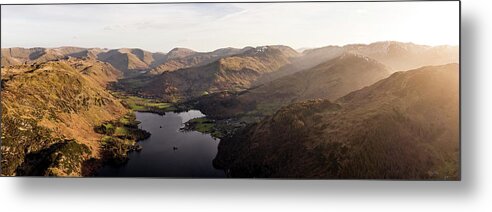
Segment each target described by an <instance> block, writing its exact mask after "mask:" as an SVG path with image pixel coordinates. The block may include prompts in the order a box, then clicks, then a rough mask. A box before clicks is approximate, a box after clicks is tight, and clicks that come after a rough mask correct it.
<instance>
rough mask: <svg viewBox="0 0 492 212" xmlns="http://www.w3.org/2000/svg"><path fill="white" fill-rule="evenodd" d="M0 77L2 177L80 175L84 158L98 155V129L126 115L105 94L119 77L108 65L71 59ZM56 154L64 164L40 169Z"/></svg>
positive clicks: (14, 70) (11, 70) (9, 70)
mask: <svg viewBox="0 0 492 212" xmlns="http://www.w3.org/2000/svg"><path fill="white" fill-rule="evenodd" d="M1 73H2V92H1V97H2V126H1V127H2V146H1V150H2V164H1V165H2V175H19V174H20V175H81V173H82V162H83V161H84V160H86V159H88V158H91V157H95V158H99V157H100V154H99V153H100V148H101V143H100V142H99V141H100V140H101V138H102V135H100V134H97V133H96V132H94V127H95V126H97V125H99V124H101V123H103V122H106V121H109V120H114V119H118V118H119V117H121V116H123V115H124V114H126V113H127V112H128V110H127V109H126V108H125V107H123V105H122V104H121V103H120V101H119V100H117V99H116V98H115V97H114V96H113V95H111V94H110V93H109V92H107V91H106V90H105V86H106V85H107V84H108V83H109V82H112V81H115V80H116V79H117V78H118V77H119V72H118V71H117V70H115V69H114V68H113V67H112V66H111V65H109V64H107V63H102V62H98V61H95V60H91V59H86V60H79V59H75V58H72V59H69V60H60V61H50V62H42V63H34V64H32V65H17V66H9V67H5V68H2V70H1ZM58 152H62V153H63V152H65V153H64V154H62V156H60V157H63V158H65V159H63V161H65V163H61V162H57V163H55V165H53V164H52V165H53V166H55V167H54V168H53V167H52V168H53V169H50V170H49V171H47V170H39V169H38V168H36V167H37V166H45V165H46V166H48V165H47V164H45V163H48V162H46V161H42V162H39V161H37V160H41V159H43V160H44V159H46V157H52V156H53V154H55V153H56V154H57V155H59V154H58ZM39 155H42V156H43V157H41V156H39ZM49 155H52V156H49ZM55 156H56V155H55ZM55 156H53V157H55ZM52 159H53V158H52ZM33 160H34V162H33ZM36 161H37V162H36ZM56 161H58V159H57V160H56ZM40 163H41V164H40ZM58 163H60V164H58ZM43 164H44V165H43ZM56 164H58V165H56Z"/></svg>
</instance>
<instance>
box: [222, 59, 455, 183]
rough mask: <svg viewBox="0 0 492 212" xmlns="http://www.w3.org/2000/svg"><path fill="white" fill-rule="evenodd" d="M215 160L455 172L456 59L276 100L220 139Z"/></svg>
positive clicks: (285, 172) (254, 169) (235, 170)
mask: <svg viewBox="0 0 492 212" xmlns="http://www.w3.org/2000/svg"><path fill="white" fill-rule="evenodd" d="M214 166H216V167H217V168H220V169H224V170H226V172H227V173H228V174H229V175H230V176H233V177H282V178H300V177H302V178H338V179H415V180H417V179H459V177H460V176H459V170H458V167H459V66H458V64H448V65H441V66H427V67H422V68H419V69H415V70H410V71H406V72H396V73H394V74H392V75H391V76H390V77H388V78H386V79H383V80H380V81H378V82H376V83H374V84H373V85H371V86H368V87H365V88H362V89H360V90H357V91H354V92H352V93H350V94H348V95H345V96H343V97H341V98H339V99H338V100H336V101H330V100H308V101H303V102H299V103H294V104H291V105H288V106H285V107H282V108H281V109H280V110H278V111H277V112H275V114H273V115H272V116H269V117H267V118H265V119H263V120H262V121H261V122H259V123H257V124H253V125H249V126H248V127H247V128H245V129H244V130H243V131H242V132H240V133H237V134H236V135H235V136H233V137H231V138H226V139H223V140H221V142H220V144H219V152H218V154H217V156H216V158H215V159H214Z"/></svg>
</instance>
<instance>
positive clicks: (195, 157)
mask: <svg viewBox="0 0 492 212" xmlns="http://www.w3.org/2000/svg"><path fill="white" fill-rule="evenodd" d="M203 116H204V115H203V114H202V113H201V112H200V111H198V110H191V111H188V112H183V113H166V115H163V116H161V115H158V114H154V113H141V112H136V117H137V120H138V121H140V122H141V124H140V125H139V127H140V128H142V129H144V130H147V131H149V132H150V133H151V134H152V135H151V136H150V137H149V138H148V139H146V140H143V141H140V142H139V144H140V145H141V146H142V147H143V149H142V151H140V152H131V153H130V154H129V159H130V160H129V161H128V162H127V163H126V164H124V165H122V166H118V167H114V166H105V167H103V168H102V169H101V170H100V171H99V173H98V176H106V177H191V178H195V177H196V178H219V177H225V173H224V171H222V170H218V169H215V168H214V167H213V166H212V160H213V158H214V157H215V155H216V154H217V145H218V144H219V140H218V139H217V140H215V139H214V138H212V137H211V136H210V135H209V134H203V133H200V132H196V131H189V132H182V131H180V130H179V129H180V128H181V127H183V126H184V123H185V122H187V121H188V120H190V119H193V118H197V117H203ZM173 147H177V149H176V150H175V149H173Z"/></svg>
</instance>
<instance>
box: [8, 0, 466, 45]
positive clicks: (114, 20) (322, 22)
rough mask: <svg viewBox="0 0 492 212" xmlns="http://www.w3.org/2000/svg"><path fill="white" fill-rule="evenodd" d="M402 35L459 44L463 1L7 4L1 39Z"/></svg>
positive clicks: (118, 41)
mask: <svg viewBox="0 0 492 212" xmlns="http://www.w3.org/2000/svg"><path fill="white" fill-rule="evenodd" d="M386 40H393V41H401V42H413V43H416V44H425V45H458V43H459V3H458V2H457V1H454V2H357V3H353V2H345V3H340V2H337V3H334V2H331V3H328V2H321V3H260V4H259V3H201V4H116V5H114V4H113V5H2V6H1V47H2V48H8V47H60V46H79V47H100V48H110V49H113V48H122V47H126V48H142V49H145V50H149V51H153V52H168V51H169V50H171V49H172V48H175V47H186V48H190V49H193V50H196V51H212V50H215V49H218V48H223V47H236V48H242V47H245V46H262V45H276V44H281V45H287V46H291V47H293V48H296V49H299V48H314V47H322V46H327V45H345V44H353V43H366V44H367V43H372V42H376V41H386Z"/></svg>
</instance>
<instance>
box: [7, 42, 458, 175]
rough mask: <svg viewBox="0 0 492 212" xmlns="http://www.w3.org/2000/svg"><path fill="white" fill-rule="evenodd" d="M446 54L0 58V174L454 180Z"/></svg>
mask: <svg viewBox="0 0 492 212" xmlns="http://www.w3.org/2000/svg"><path fill="white" fill-rule="evenodd" d="M458 51H459V48H458V47H455V46H425V45H417V44H413V43H402V42H396V41H385V42H376V43H372V44H367V45H366V44H351V45H346V46H326V47H321V48H312V49H307V50H304V51H302V52H298V51H296V50H294V49H292V48H291V47H288V46H283V45H272V46H258V47H244V48H221V49H217V50H214V51H211V52H196V51H193V50H191V49H186V48H174V49H172V50H171V51H169V52H167V53H161V52H155V53H152V52H148V51H145V50H141V49H134V48H122V49H103V48H79V47H59V48H31V49H25V48H8V49H2V60H1V61H2V69H1V74H2V75H1V78H2V84H1V86H2V92H1V97H2V127H1V130H2V140H1V142H2V143H1V156H2V157H1V158H2V161H1V165H2V166H1V167H2V173H1V174H2V176H17V175H21V176H39V175H43V176H98V177H103V176H104V177H115V176H118V177H136V176H140V177H206V178H208V177H212V178H216V177H259V178H322V179H416V180H417V179H445V180H456V179H459V176H460V175H459V71H460V70H459V64H458V59H459V56H458Z"/></svg>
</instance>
